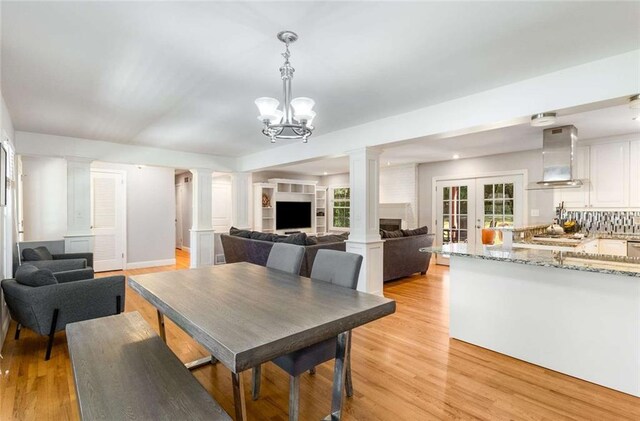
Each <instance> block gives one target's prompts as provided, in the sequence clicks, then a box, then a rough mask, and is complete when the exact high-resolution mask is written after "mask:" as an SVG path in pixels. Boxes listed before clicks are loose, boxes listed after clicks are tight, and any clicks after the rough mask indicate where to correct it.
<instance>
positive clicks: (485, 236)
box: [482, 228, 496, 245]
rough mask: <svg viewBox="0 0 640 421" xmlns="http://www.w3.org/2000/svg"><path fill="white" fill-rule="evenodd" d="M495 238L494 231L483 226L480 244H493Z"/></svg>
mask: <svg viewBox="0 0 640 421" xmlns="http://www.w3.org/2000/svg"><path fill="white" fill-rule="evenodd" d="M495 240H496V232H495V231H494V230H492V229H487V228H483V229H482V244H484V245H493V243H494V241H495Z"/></svg>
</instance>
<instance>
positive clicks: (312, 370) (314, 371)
mask: <svg viewBox="0 0 640 421" xmlns="http://www.w3.org/2000/svg"><path fill="white" fill-rule="evenodd" d="M309 374H311V375H312V376H313V375H314V374H316V368H315V367H313V368H312V369H311V370H309Z"/></svg>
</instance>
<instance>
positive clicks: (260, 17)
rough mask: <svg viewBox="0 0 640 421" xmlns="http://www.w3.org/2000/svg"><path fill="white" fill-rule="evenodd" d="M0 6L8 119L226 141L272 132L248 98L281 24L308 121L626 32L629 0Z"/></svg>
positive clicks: (42, 129) (231, 147) (496, 82)
mask: <svg viewBox="0 0 640 421" xmlns="http://www.w3.org/2000/svg"><path fill="white" fill-rule="evenodd" d="M1 18H2V22H1V23H2V34H1V35H2V45H1V47H2V50H1V52H2V57H1V58H2V61H1V73H2V89H3V94H4V97H5V100H6V102H7V106H8V108H9V110H10V113H11V116H12V119H13V122H14V126H15V128H16V130H21V131H30V132H36V133H47V134H55V135H63V136H72V137H81V138H88V139H99V140H105V141H111V142H119V143H128V144H135V145H144V146H154V147H159V148H167V149H173V150H182V151H192V152H199V153H209V154H216V155H226V156H241V155H244V154H248V153H255V152H259V151H261V150H264V149H266V148H272V147H274V146H273V145H271V144H270V143H269V142H268V139H266V138H265V137H264V136H263V135H262V134H261V133H260V125H261V124H260V122H258V121H257V118H256V116H257V110H256V109H255V106H254V104H253V100H254V99H255V98H256V97H259V96H273V97H280V96H281V83H280V77H279V72H278V68H279V66H280V65H281V60H282V57H281V56H280V53H281V52H282V45H281V44H280V43H279V42H278V41H277V40H276V38H275V34H276V33H277V32H278V31H280V30H282V29H291V30H294V31H297V32H298V33H299V35H300V40H299V41H298V42H297V43H296V44H294V45H293V46H292V58H291V62H292V64H293V66H294V67H295V68H296V74H295V78H294V81H293V89H294V96H295V95H301V96H302V95H303V96H309V97H312V98H314V99H315V100H316V103H317V107H316V110H317V112H318V117H317V118H316V120H315V125H316V127H317V131H316V135H320V134H323V133H328V132H331V131H335V130H339V129H341V128H345V127H349V126H353V125H356V124H361V123H364V122H367V121H372V120H376V119H379V118H382V117H386V116H390V115H395V114H399V113H403V112H406V111H410V110H413V109H416V108H420V107H424V106H428V105H431V104H435V103H439V102H442V101H445V100H448V99H452V98H457V97H461V96H464V95H468V94H471V93H475V92H480V91H484V90H487V89H491V88H494V87H497V86H501V85H505V84H509V83H512V82H515V81H519V80H523V79H527V78H531V77H534V76H537V75H541V74H545V73H549V72H553V71H556V70H559V69H562V68H566V67H570V66H574V65H577V64H581V63H586V62H590V61H593V60H597V59H600V58H603V57H609V56H612V55H616V54H620V53H624V52H627V51H631V50H634V49H638V48H639V46H640V31H638V30H637V28H638V26H639V25H640V3H638V2H601V3H591V2H452V3H444V2H428V3H425V2H402V3H398V2H296V3H285V2H154V3H152V4H151V3H149V2H73V3H71V2H11V1H2V14H1ZM275 147H277V146H275ZM407 153H408V152H407Z"/></svg>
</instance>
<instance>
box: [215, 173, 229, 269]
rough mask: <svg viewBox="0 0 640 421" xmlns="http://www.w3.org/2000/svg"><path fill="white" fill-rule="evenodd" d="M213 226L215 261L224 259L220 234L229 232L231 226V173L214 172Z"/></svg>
mask: <svg viewBox="0 0 640 421" xmlns="http://www.w3.org/2000/svg"><path fill="white" fill-rule="evenodd" d="M211 188H212V192H211V199H212V201H213V203H212V206H211V219H212V221H211V226H212V227H213V229H214V230H215V232H214V234H213V241H214V244H213V247H214V248H213V250H214V253H215V260H214V262H216V263H219V262H223V261H224V250H223V249H222V240H221V239H220V234H223V233H228V232H229V228H231V176H230V175H229V174H221V175H218V174H214V176H213V181H212V184H211Z"/></svg>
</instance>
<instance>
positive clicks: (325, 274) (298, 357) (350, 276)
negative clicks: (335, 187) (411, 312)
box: [253, 250, 362, 421]
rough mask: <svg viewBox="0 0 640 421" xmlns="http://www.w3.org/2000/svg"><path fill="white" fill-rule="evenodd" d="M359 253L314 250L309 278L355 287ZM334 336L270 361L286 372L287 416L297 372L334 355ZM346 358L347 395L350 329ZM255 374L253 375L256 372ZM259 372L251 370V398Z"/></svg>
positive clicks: (293, 415)
mask: <svg viewBox="0 0 640 421" xmlns="http://www.w3.org/2000/svg"><path fill="white" fill-rule="evenodd" d="M361 266H362V256H361V255H359V254H354V253H347V252H344V251H337V250H318V254H317V255H316V259H315V261H314V262H313V268H312V269H311V279H314V280H318V281H324V282H329V283H331V284H334V285H339V286H342V287H345V288H350V289H356V287H357V286H358V277H359V276H360V267H361ZM337 340H338V338H337V337H333V338H329V339H327V340H325V341H322V342H320V343H317V344H314V345H311V346H308V347H306V348H303V349H300V350H298V351H295V352H292V353H290V354H287V355H283V356H281V357H278V358H276V359H274V360H272V362H273V363H274V364H275V365H277V366H278V367H280V368H281V369H283V370H284V371H286V372H287V373H288V374H289V420H290V421H294V420H297V419H298V415H299V411H298V408H299V401H300V375H301V374H302V373H304V372H305V371H309V373H310V374H314V373H315V367H316V366H317V365H319V364H322V363H324V362H326V361H329V360H332V359H334V358H335V356H336V345H337ZM348 344H349V345H348V346H349V349H348V353H347V361H346V362H345V369H346V379H345V388H346V392H347V396H349V397H351V396H353V382H352V379H351V331H349V341H348ZM256 374H257V375H256ZM259 377H260V373H259V370H254V376H253V399H254V400H256V399H258V397H259V396H260V378H259Z"/></svg>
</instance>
